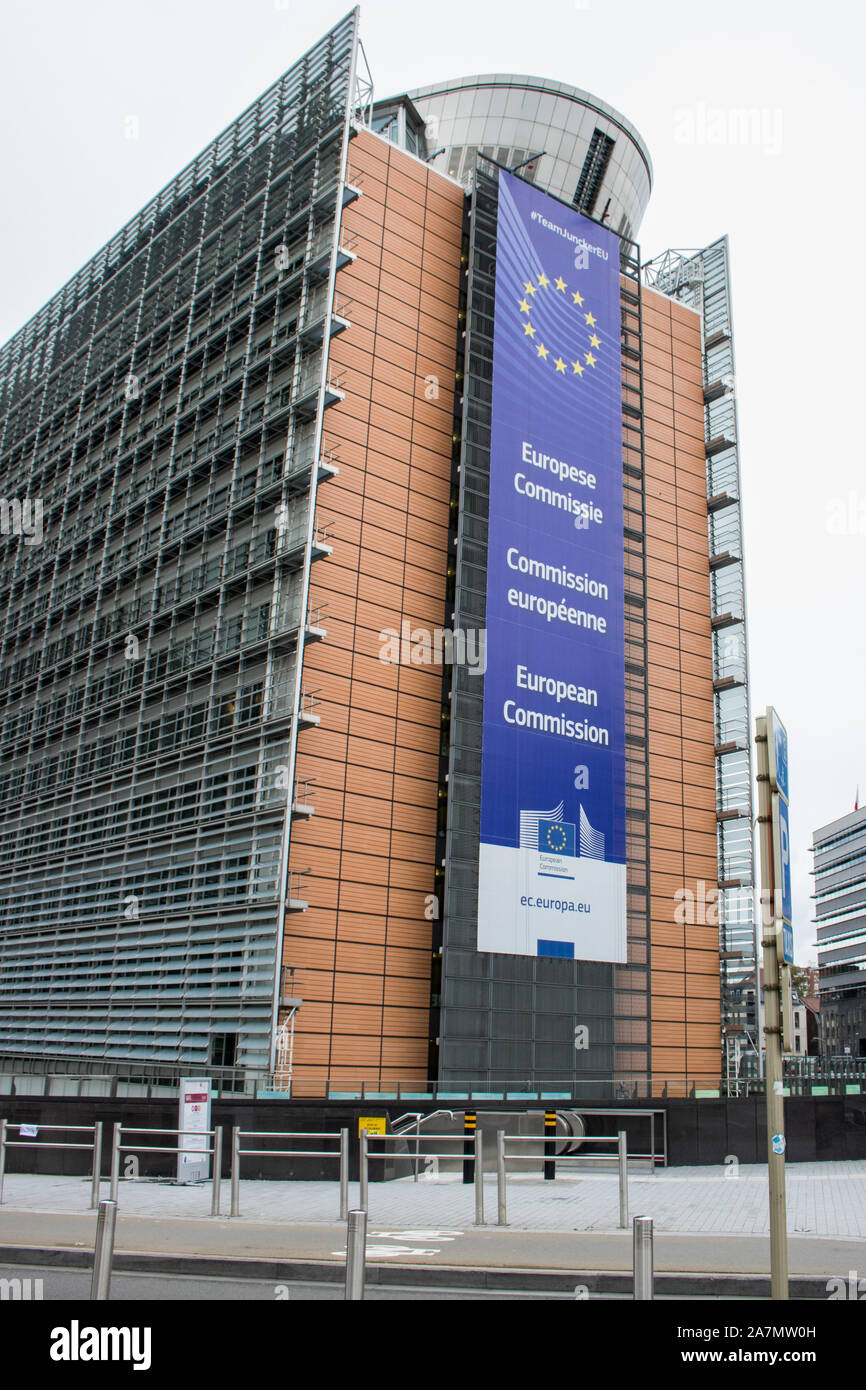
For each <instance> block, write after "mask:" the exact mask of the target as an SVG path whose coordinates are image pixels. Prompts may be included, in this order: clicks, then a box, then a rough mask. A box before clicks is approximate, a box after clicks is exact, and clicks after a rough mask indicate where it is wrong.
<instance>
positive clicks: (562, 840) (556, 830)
mask: <svg viewBox="0 0 866 1390" xmlns="http://www.w3.org/2000/svg"><path fill="white" fill-rule="evenodd" d="M538 848H539V849H540V850H543V851H544V852H545V853H546V854H568V855H570V856H571V858H572V859H573V858H574V857H575V855H576V854H577V826H575V825H570V824H568V822H566V821H561V820H555V821H550V822H549V823H548V824H547V825H543V824H541V825H539V827H538Z"/></svg>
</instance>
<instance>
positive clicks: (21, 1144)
mask: <svg viewBox="0 0 866 1390" xmlns="http://www.w3.org/2000/svg"><path fill="white" fill-rule="evenodd" d="M30 1123H31V1122H30V1121H28V1120H20V1121H18V1120H12V1121H9V1120H6V1119H0V1205H2V1202H3V1180H4V1178H5V1176H6V1150H7V1149H34V1148H35V1149H91V1150H92V1151H93V1165H92V1169H91V1177H90V1207H91V1210H94V1209H95V1208H96V1207H97V1206H98V1205H99V1184H100V1181H101V1179H100V1168H101V1166H102V1121H101V1120H94V1122H93V1124H92V1125H43V1124H40V1125H37V1126H36V1128H38V1129H47V1130H51V1131H57V1130H64V1131H67V1132H69V1133H84V1134H86V1133H88V1132H92V1134H93V1142H92V1143H90V1144H59V1143H57V1141H56V1140H49V1141H48V1142H47V1143H45V1142H42V1143H40V1142H39V1140H37V1139H35V1138H34V1139H22V1138H21V1129H22V1126H27V1125H28V1124H30ZM7 1129H17V1130H18V1138H17V1139H11V1140H10V1139H7V1138H6V1131H7Z"/></svg>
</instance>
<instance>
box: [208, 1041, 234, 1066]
mask: <svg viewBox="0 0 866 1390" xmlns="http://www.w3.org/2000/svg"><path fill="white" fill-rule="evenodd" d="M237 1046H238V1035H237V1033H214V1035H213V1037H212V1038H211V1040H210V1064H211V1066H212V1067H233V1066H234V1064H235V1058H236V1057H237Z"/></svg>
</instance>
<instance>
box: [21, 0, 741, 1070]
mask: <svg viewBox="0 0 866 1390" xmlns="http://www.w3.org/2000/svg"><path fill="white" fill-rule="evenodd" d="M358 22H359V19H358V12H357V11H354V12H353V13H352V14H350V15H349V16H347V18H346V19H345V20H344V21H343V22H342V23H341V24H339V25H337V26H336V27H335V28H334V29H333V30H332V31H331V32H330V33H329V34H328V35H326V36H325V38H324V39H323V40H322V41H321V42H320V43H319V44H317V45H316V46H315V47H314V48H313V49H312V50H311V51H310V52H309V53H308V54H306V55H305V56H304V57H303V58H302V59H301V60H300V61H299V62H298V63H296V64H295V65H294V66H293V67H292V68H291V69H290V70H289V71H288V72H287V73H286V74H285V76H283V77H282V78H280V80H279V81H278V82H276V83H275V84H274V85H273V86H272V87H271V88H270V89H269V90H268V91H267V92H266V93H264V95H263V96H262V97H260V98H259V100H258V101H257V102H256V103H254V105H253V106H251V107H250V108H249V109H248V110H247V111H246V112H244V113H243V114H242V115H241V116H240V117H239V118H238V120H237V121H235V122H234V123H233V124H232V125H231V126H230V127H229V128H228V129H227V130H226V131H224V132H223V133H222V135H220V136H219V137H218V138H217V139H216V140H214V141H213V142H212V144H211V145H209V146H208V147H207V149H206V150H204V151H203V152H202V154H201V155H200V156H199V157H198V159H196V160H195V161H194V162H193V163H192V164H191V165H189V166H188V167H187V168H186V169H184V170H183V171H182V172H181V173H180V174H179V175H178V176H177V178H176V179H174V180H173V181H172V183H171V184H170V185H169V186H168V187H167V188H166V189H164V190H163V191H162V193H160V194H159V195H158V197H156V198H155V199H154V200H153V201H152V202H151V203H150V204H149V205H148V206H147V207H146V208H144V209H143V210H142V212H141V213H140V214H139V215H138V216H137V217H136V218H135V219H133V221H132V222H131V223H129V224H128V225H127V226H126V227H124V228H123V229H122V230H121V231H120V232H119V233H118V234H117V236H116V237H115V238H114V239H113V240H112V241H111V242H110V243H109V244H108V246H106V247H104V248H103V249H102V251H100V252H99V253H98V254H97V255H96V256H95V257H94V258H93V260H92V261H90V262H89V263H88V264H87V265H86V266H85V267H83V269H82V270H81V271H80V272H79V273H78V275H77V276H76V277H75V278H74V279H73V280H72V281H70V282H69V284H68V285H66V286H65V287H64V288H63V289H62V290H61V291H59V293H58V294H57V295H56V296H55V297H54V298H53V299H52V300H51V301H50V302H49V303H48V304H47V305H46V306H45V307H44V309H42V310H41V311H40V313H38V314H37V315H36V316H35V317H34V318H33V319H32V320H31V321H30V322H29V323H28V324H27V325H25V327H24V328H22V329H21V330H20V332H19V333H17V334H16V335H15V337H14V338H13V339H12V340H11V341H10V342H9V343H8V344H7V345H6V346H5V347H4V348H3V349H2V351H0V431H2V433H0V498H2V500H3V511H2V518H0V519H2V522H3V528H2V529H3V534H2V536H0V590H2V593H3V599H4V603H3V618H2V628H0V748H2V769H0V870H2V880H3V885H4V886H3V889H2V897H0V1053H2V1054H5V1056H6V1057H7V1058H14V1057H19V1058H29V1059H33V1058H34V1057H36V1058H39V1057H41V1058H50V1059H65V1061H66V1062H69V1063H70V1064H71V1063H77V1064H79V1065H80V1066H81V1067H85V1066H91V1067H93V1066H96V1065H97V1064H98V1065H99V1067H101V1068H103V1069H104V1068H109V1069H110V1068H111V1067H115V1068H121V1067H123V1066H126V1065H128V1064H131V1063H135V1062H138V1063H139V1064H140V1065H143V1064H145V1063H146V1064H149V1065H154V1066H156V1065H162V1066H164V1067H165V1068H167V1069H170V1068H172V1067H181V1068H185V1069H189V1068H190V1067H193V1068H201V1067H214V1068H215V1067H219V1066H228V1067H236V1068H246V1069H248V1071H249V1074H250V1077H251V1078H252V1080H251V1082H250V1084H251V1085H252V1086H255V1085H256V1084H259V1083H262V1075H263V1074H267V1076H268V1081H267V1082H266V1083H262V1084H268V1085H270V1086H272V1087H273V1086H276V1087H277V1088H284V1089H285V1088H288V1087H289V1086H291V1088H292V1089H293V1091H294V1093H295V1094H296V1095H297V1094H301V1095H321V1094H326V1093H340V1094H346V1093H355V1091H356V1090H357V1089H358V1088H360V1087H361V1086H362V1085H363V1086H366V1087H368V1088H369V1089H370V1090H377V1091H380V1090H381V1091H384V1090H388V1088H396V1087H398V1086H399V1087H402V1088H403V1089H404V1090H407V1091H410V1092H411V1091H412V1090H413V1089H414V1090H417V1091H423V1090H424V1083H426V1082H427V1081H428V1080H430V1079H433V1080H437V1079H438V1080H440V1081H441V1082H443V1083H454V1084H456V1083H457V1082H468V1083H470V1085H472V1084H474V1085H475V1086H476V1087H484V1088H488V1089H489V1088H493V1093H496V1094H499V1093H501V1094H505V1093H506V1091H507V1090H508V1089H509V1088H512V1087H513V1088H514V1089H515V1091H517V1092H520V1091H525V1092H526V1093H527V1094H530V1092H531V1088H532V1087H537V1086H538V1084H539V1083H540V1082H555V1083H557V1085H560V1086H562V1087H568V1088H569V1090H570V1092H574V1093H575V1094H578V1093H579V1094H586V1093H589V1094H592V1095H599V1096H601V1095H604V1094H614V1093H616V1090H617V1089H619V1090H621V1088H622V1087H626V1088H627V1089H628V1090H629V1091H634V1090H635V1089H637V1090H638V1091H640V1092H642V1093H646V1092H649V1091H652V1090H659V1089H661V1088H663V1087H664V1085H666V1084H667V1085H668V1088H669V1092H670V1093H676V1092H677V1091H678V1090H682V1089H683V1088H685V1087H687V1086H689V1085H691V1084H693V1082H694V1081H695V1080H696V1079H700V1078H704V1079H707V1078H714V1077H715V1078H717V1077H718V1075H719V1072H720V1047H722V1048H724V1049H727V1050H729V1049H730V1047H731V1043H730V1041H723V1039H727V1040H730V1039H732V1038H737V1037H739V1038H740V1039H745V1040H746V1043H745V1045H746V1046H748V1045H749V1043H750V1040H751V1039H752V1038H753V1037H754V1036H755V1032H754V1029H755V1019H754V1018H753V1017H752V1016H751V1015H750V1016H748V1017H744V1016H743V1014H742V1010H741V1008H740V1003H739V1001H740V998H741V995H742V990H741V989H738V987H737V986H738V982H741V981H742V979H744V978H745V977H747V976H748V975H749V973H750V972H753V971H754V969H755V965H756V956H755V928H754V918H753V913H752V885H753V863H752V839H751V771H750V751H749V708H748V663H747V645H746V628H745V603H744V583H743V554H742V528H741V518H740V486H739V459H738V445H737V429H736V406H735V401H734V378H733V371H734V361H733V341H732V325H731V309H730V284H729V270H728V248H727V241H726V239H725V238H722V239H721V240H719V241H717V242H714V243H713V244H712V245H711V246H709V247H707V248H705V249H703V250H698V251H689V252H668V253H666V254H665V255H664V256H661V257H657V258H656V259H655V260H653V261H651V262H649V263H648V264H644V263H642V260H641V254H640V250H639V248H638V245H637V243H636V240H635V238H636V237H637V235H638V230H639V226H640V221H641V218H642V215H643V212H644V210H645V207H646V204H647V201H648V198H649V195H650V189H651V184H652V170H651V164H650V160H649V155H648V153H647V151H646V148H645V146H644V144H643V142H642V140H641V138H640V136H639V135H638V134H637V132H636V131H635V130H634V129H633V127H632V126H631V125H630V124H629V123H628V122H627V121H626V120H625V119H624V118H623V117H622V116H621V115H619V113H617V112H616V111H614V110H613V109H612V108H611V107H609V106H607V105H606V104H605V103H604V102H601V101H599V100H598V99H597V98H595V97H592V96H591V95H590V94H588V93H586V92H583V91H580V90H579V89H577V88H573V87H569V86H566V85H565V84H562V83H555V82H549V81H546V80H543V79H538V78H530V77H522V76H518V75H513V74H512V75H495V76H479V77H469V78H463V79H460V80H459V81H453V82H447V83H442V84H437V85H435V86H432V87H426V88H423V89H419V90H417V91H414V92H409V93H401V94H399V95H397V96H395V97H394V98H390V99H386V100H376V101H374V100H373V94H372V89H371V84H370V82H369V79H368V74H367V70H366V61H365V59H364V54H363V49H362V48H361V46H360V42H359V35H358ZM503 169H509V170H514V171H515V172H516V173H517V175H518V177H519V178H520V179H521V180H522V181H523V183H524V184H525V186H527V187H529V188H531V189H532V190H534V193H535V192H537V194H538V196H539V197H543V196H544V195H545V194H546V195H549V197H550V199H551V201H550V204H549V206H550V207H551V208H554V209H556V208H561V209H563V210H564V211H563V217H568V216H573V215H574V214H580V215H581V216H582V217H584V218H586V219H589V221H588V222H587V224H586V225H587V227H589V228H590V230H591V229H592V228H593V227H597V228H600V229H604V232H605V234H608V233H609V234H611V235H612V236H614V237H616V238H617V243H616V245H617V248H618V264H619V289H618V293H619V306H618V331H619V337H620V342H619V350H620V353H621V426H622V442H623V449H622V478H621V484H622V497H623V574H622V581H623V588H624V597H623V603H624V609H623V611H624V629H623V641H624V649H625V650H624V654H625V683H624V689H623V691H622V692H621V694H622V698H623V701H624V711H625V725H624V727H625V748H624V764H625V772H624V788H623V797H624V801H623V807H624V811H623V814H624V817H625V846H626V851H625V871H626V872H625V883H626V890H625V894H626V896H625V934H624V939H625V943H626V948H624V953H623V957H622V959H619V960H617V961H614V960H611V961H599V960H591V961H587V960H581V959H580V958H579V955H578V956H577V958H571V959H563V958H557V956H555V955H547V956H545V955H538V956H529V955H525V956H524V955H519V954H499V953H497V952H490V951H481V950H479V949H478V947H477V940H476V934H477V918H478V906H477V904H478V862H479V833H480V832H479V811H480V804H481V801H480V798H481V742H482V733H483V728H482V726H483V719H482V700H483V687H484V681H483V678H480V677H479V676H478V674H477V673H470V671H469V669H468V668H467V666H466V665H462V666H461V665H460V664H456V665H453V666H452V665H448V664H445V665H443V664H442V662H441V660H438V659H435V658H434V657H431V656H430V655H429V651H428V655H427V656H422V657H420V658H419V657H418V655H417V645H418V637H417V634H418V632H419V631H420V632H422V633H424V632H426V633H436V632H440V633H441V632H443V631H448V630H451V631H464V630H477V629H479V628H480V627H483V624H484V621H485V605H486V600H487V573H488V564H489V557H488V526H489V514H488V511H489V508H488V501H489V493H490V477H491V428H492V424H493V417H492V400H491V380H492V353H493V333H494V326H493V325H494V310H493V305H494V299H495V292H496V277H497V265H498V259H497V257H498V248H497V236H498V226H499V223H498V209H499V199H500V189H501V186H502V177H501V171H502V170H503ZM533 196H534V195H533ZM554 200H555V201H554ZM545 206H548V205H547V204H545ZM563 288H564V282H563ZM579 298H580V296H579V293H576V294H575V300H578V299H579ZM563 368H564V364H563ZM557 370H558V368H557ZM574 370H575V372H576V371H577V368H576V367H575V369H574ZM617 481H618V483H619V480H617ZM37 515H38V516H39V518H40V525H39V528H37V527H36V526H35V525H30V527H29V530H28V524H27V519H28V518H29V519H30V521H31V522H32V521H33V519H34V518H35V517H36V516H37ZM37 529H38V535H37ZM389 644H390V646H389ZM413 649H414V654H413ZM389 650H390V652H391V655H388V654H387V652H388V651H389ZM746 1012H747V1014H748V1010H747V1011H746ZM584 1028H585V1029H586V1036H587V1038H588V1042H587V1043H586V1045H577V1044H576V1039H577V1037H578V1033H579V1031H580V1030H581V1029H584ZM741 1046H742V1043H738V1044H737V1047H738V1048H739V1047H741ZM274 1078H276V1079H274ZM497 1087H499V1088H500V1091H499V1092H496V1088H497ZM582 1087H583V1088H589V1089H588V1092H587V1091H586V1089H584V1090H581V1088H582ZM527 1088H530V1089H529V1090H527ZM593 1088H594V1089H593Z"/></svg>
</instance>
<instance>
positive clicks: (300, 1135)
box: [231, 1125, 366, 1221]
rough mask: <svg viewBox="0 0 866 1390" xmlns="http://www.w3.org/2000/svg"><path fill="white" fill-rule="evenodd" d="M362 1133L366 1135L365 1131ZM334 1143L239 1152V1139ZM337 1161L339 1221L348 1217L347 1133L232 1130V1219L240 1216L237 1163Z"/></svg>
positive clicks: (344, 1130)
mask: <svg viewBox="0 0 866 1390" xmlns="http://www.w3.org/2000/svg"><path fill="white" fill-rule="evenodd" d="M365 1132H366V1131H365ZM256 1138H262V1139H263V1138H268V1139H337V1140H339V1148H338V1149H243V1148H241V1140H242V1139H256ZM253 1156H256V1157H259V1158H338V1159H339V1160H340V1220H341V1221H345V1220H347V1218H348V1215H349V1131H348V1129H340V1130H334V1131H328V1132H322V1131H307V1130H280V1131H277V1130H273V1131H272V1130H255V1129H239V1128H238V1126H237V1125H235V1126H234V1128H233V1129H232V1208H231V1214H232V1216H240V1214H241V1205H240V1201H241V1199H240V1182H241V1159H242V1158H252V1157H253Z"/></svg>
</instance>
